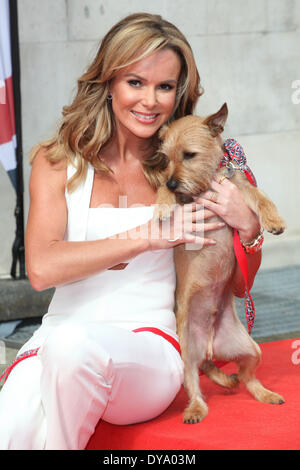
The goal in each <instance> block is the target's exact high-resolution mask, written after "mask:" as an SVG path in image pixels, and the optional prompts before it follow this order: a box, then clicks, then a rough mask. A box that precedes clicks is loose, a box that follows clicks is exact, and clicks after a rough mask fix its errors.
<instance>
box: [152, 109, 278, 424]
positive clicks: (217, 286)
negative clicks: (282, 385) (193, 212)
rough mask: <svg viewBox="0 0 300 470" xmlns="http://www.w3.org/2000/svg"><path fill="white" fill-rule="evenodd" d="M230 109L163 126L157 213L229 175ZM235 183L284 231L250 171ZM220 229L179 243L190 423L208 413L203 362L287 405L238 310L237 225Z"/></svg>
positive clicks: (260, 396)
mask: <svg viewBox="0 0 300 470" xmlns="http://www.w3.org/2000/svg"><path fill="white" fill-rule="evenodd" d="M227 114H228V111H227V105H226V103H225V104H224V105H223V106H222V108H221V109H220V110H219V111H218V112H217V113H216V114H213V115H211V116H209V117H207V118H201V117H199V116H186V117H183V118H181V119H178V120H177V121H174V122H173V123H172V124H171V125H170V126H169V127H168V126H165V127H164V128H163V129H162V130H161V132H160V138H161V140H162V145H161V152H162V153H163V154H164V155H165V156H166V158H167V160H168V161H169V163H168V166H167V168H166V170H165V171H164V173H163V180H164V181H165V184H163V185H161V186H160V187H159V189H158V194H157V200H156V209H155V213H154V217H155V218H159V219H161V220H163V219H166V218H168V217H170V216H171V214H172V209H173V208H174V204H176V203H179V204H184V203H188V202H192V201H193V197H195V196H199V195H200V194H201V193H202V192H204V191H206V190H208V189H210V186H211V182H212V180H213V178H214V177H216V175H217V178H218V179H220V178H221V177H222V176H224V177H225V176H226V174H227V173H226V171H227V169H226V168H221V169H218V164H219V163H220V161H221V159H222V157H223V155H224V150H223V148H222V139H221V137H220V134H221V133H222V131H223V130H224V124H225V122H226V119H227ZM221 179H222V178H221ZM232 181H233V183H235V184H236V185H237V186H238V188H239V189H240V190H241V192H242V195H243V198H244V200H245V201H246V203H247V205H248V206H249V207H250V208H251V209H252V210H253V211H254V212H255V213H256V214H257V215H258V217H259V221H260V224H261V226H262V227H264V228H265V229H266V230H267V231H269V232H271V233H274V234H279V233H282V232H283V230H284V228H285V225H284V221H283V219H282V218H281V217H280V216H279V215H278V213H277V210H276V207H275V205H274V204H273V203H272V201H270V199H268V198H267V197H266V196H265V195H264V194H263V193H262V192H261V191H260V190H259V189H258V188H256V187H255V186H254V185H252V184H251V183H250V182H249V181H248V180H247V178H246V176H245V175H244V173H243V172H241V171H234V175H233V176H232ZM216 217H217V216H216ZM212 220H213V219H212ZM215 220H217V219H215ZM213 233H214V235H213V238H214V239H215V240H216V242H217V243H216V245H213V246H212V245H211V246H208V245H206V246H204V247H203V248H202V249H200V250H199V249H198V250H197V249H196V250H194V251H192V250H186V249H185V246H184V245H183V244H181V245H178V246H177V247H176V248H175V249H174V260H175V267H176V275H177V286H176V320H177V331H178V335H179V341H180V346H181V352H182V359H183V361H184V386H185V388H186V390H187V393H188V396H189V404H188V406H187V408H186V409H185V411H184V417H183V421H184V422H185V423H196V422H199V421H201V420H202V419H203V418H204V417H205V416H206V415H207V413H208V407H207V405H206V403H205V401H204V400H203V397H202V395H201V390H200V387H199V371H198V367H200V368H201V369H202V371H203V372H204V373H205V374H206V375H208V376H209V377H210V378H211V379H212V380H213V381H214V382H216V383H218V384H219V385H222V386H225V387H229V388H233V387H235V386H236V385H237V384H238V383H239V382H242V383H244V384H245V385H246V387H247V389H248V391H249V392H250V393H251V394H252V395H253V396H254V397H255V398H256V399H257V400H259V401H261V402H264V403H276V404H280V403H284V399H283V398H282V397H281V396H280V395H278V394H277V393H274V392H271V391H270V390H267V389H266V388H264V387H263V386H262V384H261V383H260V381H259V380H258V379H257V378H256V377H255V369H256V368H257V366H258V364H259V362H260V358H261V351H260V348H259V346H258V345H257V343H256V342H255V341H254V340H253V339H252V338H251V337H250V336H249V334H248V333H247V331H246V329H245V328H244V326H243V325H242V323H241V322H240V320H239V318H238V316H237V314H236V312H235V308H234V296H233V291H232V278H233V274H234V270H235V265H236V260H235V255H234V250H233V235H232V233H233V231H232V229H231V228H230V227H228V226H225V228H223V229H222V230H216V231H215V232H213ZM213 359H216V360H225V361H230V360H234V361H235V362H237V364H238V366H239V371H238V374H232V375H231V376H228V375H226V374H225V373H224V372H222V371H221V370H220V369H218V368H217V367H216V366H215V364H214V362H213V361H212V360H213Z"/></svg>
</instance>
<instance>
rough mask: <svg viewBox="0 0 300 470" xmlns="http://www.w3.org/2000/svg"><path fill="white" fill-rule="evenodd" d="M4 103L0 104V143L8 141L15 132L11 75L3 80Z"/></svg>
mask: <svg viewBox="0 0 300 470" xmlns="http://www.w3.org/2000/svg"><path fill="white" fill-rule="evenodd" d="M5 90H6V91H5V97H6V99H5V103H4V104H0V145H1V144H5V143H7V142H10V141H11V140H12V137H13V135H15V133H16V124H15V113H14V94H13V81H12V77H9V78H7V79H6V80H5Z"/></svg>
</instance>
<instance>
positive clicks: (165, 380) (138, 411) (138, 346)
mask: <svg viewBox="0 0 300 470" xmlns="http://www.w3.org/2000/svg"><path fill="white" fill-rule="evenodd" d="M103 333H104V331H103ZM101 336H102V339H101V346H102V347H103V348H104V349H105V350H106V351H107V352H108V353H109V355H110V357H111V359H112V364H113V380H112V384H111V385H112V386H111V393H110V396H109V400H108V404H107V407H106V410H105V412H104V414H103V416H102V419H104V420H105V421H107V422H109V423H113V424H132V423H138V422H142V421H147V420H149V419H153V418H155V417H156V416H158V415H159V414H161V413H162V412H163V411H164V410H165V409H166V408H167V407H168V406H169V405H170V404H171V403H172V401H173V400H174V398H175V396H176V395H177V393H178V392H179V390H180V387H181V385H182V381H183V362H182V360H181V357H180V355H179V353H178V352H177V350H176V349H175V348H174V346H172V345H171V344H170V343H169V342H168V341H167V340H166V339H164V338H162V337H161V336H159V335H156V334H153V333H151V332H139V333H134V332H131V331H127V330H124V329H121V328H113V327H112V328H111V330H109V327H107V328H106V329H105V333H104V334H102V335H101Z"/></svg>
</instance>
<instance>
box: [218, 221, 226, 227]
mask: <svg viewBox="0 0 300 470" xmlns="http://www.w3.org/2000/svg"><path fill="white" fill-rule="evenodd" d="M224 225H226V224H225V223H224V222H219V223H218V227H224Z"/></svg>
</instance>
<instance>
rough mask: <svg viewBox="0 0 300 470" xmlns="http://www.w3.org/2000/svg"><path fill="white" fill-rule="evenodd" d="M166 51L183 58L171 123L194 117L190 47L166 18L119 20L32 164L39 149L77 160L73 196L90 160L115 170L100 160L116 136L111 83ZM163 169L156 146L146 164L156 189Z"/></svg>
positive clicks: (196, 85) (52, 157)
mask: <svg viewBox="0 0 300 470" xmlns="http://www.w3.org/2000/svg"><path fill="white" fill-rule="evenodd" d="M163 48H169V49H172V50H174V51H175V52H176V53H177V54H178V56H179V58H180V60H181V72H180V76H179V81H178V86H177V96H176V102H175V107H174V112H173V115H172V116H171V118H170V120H169V121H172V120H174V119H177V118H179V117H182V116H185V115H188V114H192V113H193V111H194V108H195V106H196V102H197V100H198V98H199V96H201V94H202V89H201V87H200V77H199V74H198V71H197V67H196V64H195V60H194V56H193V53H192V50H191V47H190V45H189V43H188V42H187V40H186V38H185V37H184V35H183V34H182V33H181V32H180V31H179V30H178V29H177V28H176V27H175V26H174V25H173V24H171V23H169V22H168V21H165V20H164V19H163V18H162V17H161V16H159V15H151V14H148V13H136V14H133V15H130V16H127V17H126V18H124V19H123V20H121V21H120V22H118V23H117V24H116V25H115V26H113V27H112V28H111V29H110V31H109V32H108V33H107V34H106V36H105V37H104V38H103V40H102V42H101V44H100V47H99V49H98V52H97V54H96V57H95V58H94V60H93V62H92V63H91V65H90V66H89V68H88V70H87V71H86V72H85V73H84V74H83V75H82V76H81V77H80V78H79V79H78V81H77V85H78V90H77V94H76V96H75V98H74V100H73V102H72V103H71V104H70V105H69V106H64V107H63V111H62V116H63V117H62V121H61V123H60V126H59V128H58V131H57V133H56V135H55V136H54V137H53V138H51V139H49V140H46V141H44V142H41V143H39V144H37V145H36V146H35V147H33V149H32V150H31V153H30V163H32V162H33V160H34V158H35V156H36V154H37V152H38V151H39V150H40V148H45V149H46V150H47V151H46V158H47V159H48V160H49V161H50V162H53V163H54V162H58V161H60V160H63V159H65V161H66V164H69V163H73V165H74V164H75V161H76V168H77V170H76V172H75V174H74V175H73V177H72V178H71V179H70V180H69V181H68V183H67V188H68V190H69V191H70V192H71V191H73V190H74V189H75V188H76V187H77V186H78V185H79V184H80V183H81V181H82V180H83V179H84V178H85V176H86V171H87V165H88V162H90V163H91V164H92V165H93V166H94V168H95V169H96V170H97V171H105V172H108V171H112V170H111V169H110V168H109V167H108V166H107V165H106V164H105V163H104V162H103V161H101V158H99V152H100V149H101V147H103V146H104V145H105V144H107V143H108V142H109V141H110V139H111V138H112V137H113V135H114V117H113V112H112V109H111V104H110V103H109V100H108V99H107V98H108V93H109V84H110V82H111V80H112V79H113V78H114V77H115V76H116V74H117V73H118V72H119V70H120V69H122V68H124V67H127V66H128V65H131V64H133V63H135V62H137V61H139V60H141V59H143V58H145V57H147V56H149V55H150V54H152V53H153V52H156V51H158V50H161V49H163ZM164 166H165V161H164V159H163V156H162V155H160V154H159V153H158V152H157V148H153V154H152V156H150V158H148V159H146V161H145V162H144V164H143V171H144V174H145V176H146V178H147V179H148V181H149V182H150V184H151V185H152V186H153V187H156V186H157V184H158V182H159V173H160V172H161V170H162V169H163V168H164Z"/></svg>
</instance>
